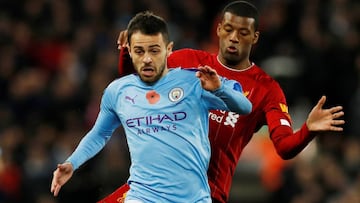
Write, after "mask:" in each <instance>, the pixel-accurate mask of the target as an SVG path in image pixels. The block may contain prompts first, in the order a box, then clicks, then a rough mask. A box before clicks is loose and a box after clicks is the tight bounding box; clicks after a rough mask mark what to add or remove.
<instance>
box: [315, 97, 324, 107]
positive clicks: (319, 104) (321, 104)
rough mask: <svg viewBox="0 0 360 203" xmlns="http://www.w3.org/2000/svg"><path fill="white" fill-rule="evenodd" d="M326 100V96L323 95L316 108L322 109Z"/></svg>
mask: <svg viewBox="0 0 360 203" xmlns="http://www.w3.org/2000/svg"><path fill="white" fill-rule="evenodd" d="M325 101H326V96H322V97H321V98H320V99H319V101H318V103H317V104H316V108H319V109H322V107H323V106H324V104H325Z"/></svg>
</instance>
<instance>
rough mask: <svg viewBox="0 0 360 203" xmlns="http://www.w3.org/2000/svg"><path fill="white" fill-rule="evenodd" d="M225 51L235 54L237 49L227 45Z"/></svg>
mask: <svg viewBox="0 0 360 203" xmlns="http://www.w3.org/2000/svg"><path fill="white" fill-rule="evenodd" d="M226 51H227V52H229V53H231V54H236V53H237V52H238V49H237V48H236V47H234V46H229V47H227V48H226Z"/></svg>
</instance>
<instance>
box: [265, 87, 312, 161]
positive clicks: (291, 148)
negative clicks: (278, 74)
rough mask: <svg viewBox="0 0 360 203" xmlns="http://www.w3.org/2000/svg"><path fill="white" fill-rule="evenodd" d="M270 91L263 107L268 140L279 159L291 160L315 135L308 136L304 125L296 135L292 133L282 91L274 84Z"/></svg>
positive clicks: (290, 121)
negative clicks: (267, 128) (268, 135)
mask: <svg viewBox="0 0 360 203" xmlns="http://www.w3.org/2000/svg"><path fill="white" fill-rule="evenodd" d="M270 89H271V90H270V92H269V94H268V95H267V98H266V104H267V105H266V107H265V113H266V120H267V124H268V127H269V132H270V138H271V140H272V142H273V143H274V146H275V149H276V152H277V153H278V154H279V155H280V156H281V158H283V159H291V158H293V157H295V156H296V155H297V154H299V153H300V152H301V151H302V150H303V149H304V148H305V147H306V146H307V145H308V143H309V142H310V141H311V140H312V139H313V138H314V137H315V135H313V134H310V132H309V130H308V128H307V126H306V124H304V125H303V126H302V127H301V129H300V130H299V131H297V132H296V133H294V132H293V128H292V120H291V117H290V114H289V111H288V106H287V103H286V99H285V96H284V94H283V91H282V90H281V88H280V86H279V85H278V84H277V83H276V82H274V83H273V85H272V86H271V87H270Z"/></svg>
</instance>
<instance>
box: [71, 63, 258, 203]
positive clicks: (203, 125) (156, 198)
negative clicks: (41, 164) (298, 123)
mask: <svg viewBox="0 0 360 203" xmlns="http://www.w3.org/2000/svg"><path fill="white" fill-rule="evenodd" d="M221 80H222V86H221V88H220V89H219V90H217V91H215V92H212V93H211V92H209V91H206V90H204V89H203V88H202V87H201V84H200V80H199V79H198V78H197V77H196V76H195V71H194V70H188V69H187V70H184V69H180V68H176V69H170V70H169V72H168V74H167V75H166V76H165V77H162V78H161V79H160V80H159V81H157V82H156V83H154V84H152V85H149V84H147V83H144V82H142V81H141V80H140V78H139V77H138V76H137V75H136V74H132V75H128V76H125V77H122V78H120V79H117V80H115V81H113V82H112V83H111V84H110V85H109V86H108V87H107V88H106V89H105V91H104V94H103V97H102V101H101V108H100V113H99V116H98V118H97V120H96V123H95V125H94V127H93V128H92V129H91V131H90V132H89V133H88V134H87V135H86V136H85V137H84V138H83V139H82V141H81V142H80V144H79V146H78V147H77V149H76V150H75V152H74V153H73V154H72V155H71V156H70V157H69V159H68V160H67V161H70V162H71V163H72V164H73V166H74V168H75V169H77V168H78V167H79V166H80V165H81V164H83V163H84V162H85V161H86V160H88V159H89V158H91V157H93V156H94V155H95V154H96V153H98V152H99V151H100V150H101V149H102V148H103V147H104V145H105V144H106V142H107V141H108V140H109V138H110V137H111V134H112V133H113V132H114V130H115V129H116V128H118V127H119V125H123V127H124V129H125V133H126V137H127V142H128V145H129V150H130V157H131V167H130V177H129V179H128V184H129V185H130V190H129V192H128V193H127V197H126V198H127V199H135V200H141V201H143V202H146V203H148V202H154V203H155V202H156V203H161V202H167V203H170V202H171V203H175V202H179V203H180V202H184V203H185V202H186V203H189V202H191V203H193V202H199V203H202V202H206V203H208V202H211V197H210V188H209V186H208V180H207V169H208V164H209V160H210V143H209V139H208V113H209V110H213V109H219V110H226V111H230V110H231V108H229V106H236V108H240V110H239V111H242V110H244V112H240V113H248V112H250V111H251V103H250V102H249V101H248V100H247V99H246V97H245V96H243V95H242V94H241V93H239V91H241V86H240V85H239V83H237V82H236V81H232V80H227V79H225V78H221ZM224 101H226V103H225V102H224ZM235 101H236V102H235ZM236 108H235V109H236Z"/></svg>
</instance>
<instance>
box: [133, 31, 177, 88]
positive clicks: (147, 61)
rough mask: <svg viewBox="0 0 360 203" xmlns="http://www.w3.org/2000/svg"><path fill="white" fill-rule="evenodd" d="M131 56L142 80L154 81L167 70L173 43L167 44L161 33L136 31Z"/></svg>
mask: <svg viewBox="0 0 360 203" xmlns="http://www.w3.org/2000/svg"><path fill="white" fill-rule="evenodd" d="M129 51H130V56H131V58H132V62H133V64H134V68H135V70H136V72H137V73H138V74H139V76H140V78H141V80H142V81H144V82H147V83H153V82H156V81H158V80H159V79H160V78H161V77H162V76H163V75H164V74H165V73H166V72H167V67H166V59H167V56H168V55H169V54H170V53H171V51H172V43H169V44H165V42H164V39H163V36H162V34H161V33H159V34H157V35H145V34H142V33H141V32H135V33H134V34H133V35H132V36H131V39H130V44H129Z"/></svg>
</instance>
